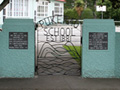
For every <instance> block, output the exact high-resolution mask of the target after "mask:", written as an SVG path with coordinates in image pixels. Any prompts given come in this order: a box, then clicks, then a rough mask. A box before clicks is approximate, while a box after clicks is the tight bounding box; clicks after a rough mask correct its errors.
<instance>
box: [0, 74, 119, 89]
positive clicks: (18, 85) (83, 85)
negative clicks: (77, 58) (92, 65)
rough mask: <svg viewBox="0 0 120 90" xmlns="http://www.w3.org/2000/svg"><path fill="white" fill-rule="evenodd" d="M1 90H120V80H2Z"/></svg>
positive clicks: (45, 78) (70, 78) (40, 78)
mask: <svg viewBox="0 0 120 90" xmlns="http://www.w3.org/2000/svg"><path fill="white" fill-rule="evenodd" d="M0 90H120V79H88V78H87V79H85V78H81V77H78V76H39V77H37V78H33V79H0Z"/></svg>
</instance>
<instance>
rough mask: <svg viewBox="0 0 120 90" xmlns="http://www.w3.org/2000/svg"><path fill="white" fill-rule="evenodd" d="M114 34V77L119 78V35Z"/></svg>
mask: <svg viewBox="0 0 120 90" xmlns="http://www.w3.org/2000/svg"><path fill="white" fill-rule="evenodd" d="M115 34H116V37H115V76H116V77H118V78H120V33H118V32H117V33H115Z"/></svg>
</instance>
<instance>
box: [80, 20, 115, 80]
mask: <svg viewBox="0 0 120 90" xmlns="http://www.w3.org/2000/svg"><path fill="white" fill-rule="evenodd" d="M89 32H108V50H89ZM82 35H83V45H82V77H90V78H98V77H99V78H112V77H114V76H115V75H114V69H115V63H114V60H115V56H114V53H115V25H114V21H113V20H84V23H83V34H82Z"/></svg>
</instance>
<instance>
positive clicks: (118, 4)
mask: <svg viewBox="0 0 120 90" xmlns="http://www.w3.org/2000/svg"><path fill="white" fill-rule="evenodd" d="M110 1H111V3H112V7H113V8H114V9H118V8H120V0H110Z"/></svg>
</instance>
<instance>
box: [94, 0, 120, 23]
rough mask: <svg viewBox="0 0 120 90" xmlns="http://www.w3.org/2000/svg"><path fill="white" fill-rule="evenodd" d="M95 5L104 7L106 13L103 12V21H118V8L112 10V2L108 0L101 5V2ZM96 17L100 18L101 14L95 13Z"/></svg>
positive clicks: (119, 13)
mask: <svg viewBox="0 0 120 90" xmlns="http://www.w3.org/2000/svg"><path fill="white" fill-rule="evenodd" d="M97 5H105V6H106V9H107V10H106V12H104V19H114V20H116V21H119V20H120V8H117V9H114V8H113V7H112V2H111V1H110V0H104V2H103V3H102V1H101V0H99V1H98V2H97ZM96 13H97V16H98V17H99V18H100V16H101V12H96Z"/></svg>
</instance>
